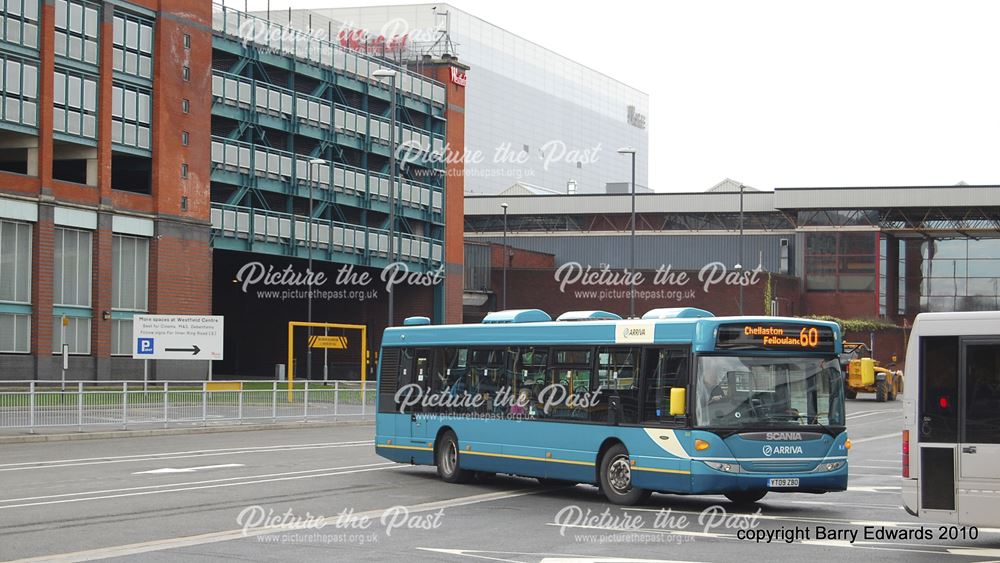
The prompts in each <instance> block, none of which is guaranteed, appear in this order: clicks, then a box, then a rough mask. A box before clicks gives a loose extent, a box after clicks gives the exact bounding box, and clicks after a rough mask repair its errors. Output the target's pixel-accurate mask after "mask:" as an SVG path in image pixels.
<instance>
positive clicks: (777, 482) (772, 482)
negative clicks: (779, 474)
mask: <svg viewBox="0 0 1000 563" xmlns="http://www.w3.org/2000/svg"><path fill="white" fill-rule="evenodd" d="M798 486H799V480H798V479H797V478H796V479H768V480H767V487H768V488H769V489H787V488H790V487H798Z"/></svg>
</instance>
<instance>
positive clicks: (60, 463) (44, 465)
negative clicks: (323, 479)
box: [0, 440, 374, 471]
mask: <svg viewBox="0 0 1000 563" xmlns="http://www.w3.org/2000/svg"><path fill="white" fill-rule="evenodd" d="M373 443H374V442H373V441H372V440H354V441H349V442H328V443H321V444H295V445H291V444H290V445H280V446H260V447H253V446H248V447H243V448H222V449H215V450H190V451H181V452H164V453H151V454H134V455H124V456H108V457H90V458H82V459H63V460H50V461H24V462H20V463H4V464H0V471H22V470H25V469H48V468H52V467H76V466H80V465H100V464H103V463H131V462H136V461H158V460H163V459H188V458H192V457H213V456H220V455H234V454H247V453H268V452H281V451H294V450H316V449H326V448H352V447H357V446H370V445H372V444H373Z"/></svg>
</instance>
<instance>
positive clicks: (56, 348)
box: [52, 315, 90, 356]
mask: <svg viewBox="0 0 1000 563" xmlns="http://www.w3.org/2000/svg"><path fill="white" fill-rule="evenodd" d="M63 319H65V321H64V320H63ZM64 334H65V338H66V343H67V344H69V353H70V354H74V355H80V356H87V355H90V317H71V316H69V315H66V316H65V317H64V316H62V315H56V316H55V318H54V319H53V320H52V353H53V354H61V353H62V345H63V335H64Z"/></svg>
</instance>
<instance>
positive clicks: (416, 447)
mask: <svg viewBox="0 0 1000 563" xmlns="http://www.w3.org/2000/svg"><path fill="white" fill-rule="evenodd" d="M375 446H376V447H378V448H394V449H397V450H420V451H422V452H433V451H434V448H424V447H420V446H390V445H389V444H376V445H375Z"/></svg>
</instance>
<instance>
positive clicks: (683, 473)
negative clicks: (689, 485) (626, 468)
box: [632, 465, 691, 475]
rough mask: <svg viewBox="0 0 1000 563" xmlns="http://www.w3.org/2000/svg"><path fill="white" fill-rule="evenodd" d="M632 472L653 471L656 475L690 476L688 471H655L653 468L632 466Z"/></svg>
mask: <svg viewBox="0 0 1000 563" xmlns="http://www.w3.org/2000/svg"><path fill="white" fill-rule="evenodd" d="M632 471H655V472H657V473H676V474H678V475H690V474H691V472H690V471H684V470H683V469H657V468H655V467H636V466H634V465H633V466H632Z"/></svg>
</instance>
